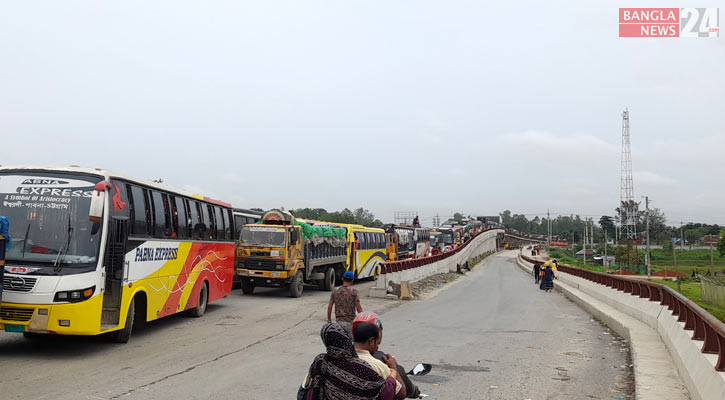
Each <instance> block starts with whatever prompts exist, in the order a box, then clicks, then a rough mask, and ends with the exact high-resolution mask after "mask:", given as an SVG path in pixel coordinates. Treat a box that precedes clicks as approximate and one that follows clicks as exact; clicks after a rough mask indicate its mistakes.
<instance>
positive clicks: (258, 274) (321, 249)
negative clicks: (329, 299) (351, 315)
mask: <svg viewBox="0 0 725 400" xmlns="http://www.w3.org/2000/svg"><path fill="white" fill-rule="evenodd" d="M349 247H350V246H348V232H347V231H346V230H345V229H340V228H335V227H328V226H314V225H310V224H307V223H304V222H301V221H297V220H296V219H295V218H294V216H292V214H290V213H288V212H283V211H277V210H272V211H268V212H267V213H265V214H264V216H263V217H262V220H261V221H260V222H259V223H257V224H247V225H244V226H243V227H242V230H241V236H240V239H239V243H238V247H237V266H236V272H237V275H239V277H240V279H241V286H242V292H244V294H252V293H253V292H254V288H255V287H257V286H263V287H280V286H286V287H289V290H290V296H292V297H300V296H301V295H302V291H303V290H304V285H305V283H316V284H317V285H318V286H319V288H320V290H328V291H329V290H332V289H333V288H334V287H335V281H336V280H337V279H339V278H340V277H341V276H342V274H343V273H344V272H345V270H346V266H347V262H348V259H349V258H348V248H349Z"/></svg>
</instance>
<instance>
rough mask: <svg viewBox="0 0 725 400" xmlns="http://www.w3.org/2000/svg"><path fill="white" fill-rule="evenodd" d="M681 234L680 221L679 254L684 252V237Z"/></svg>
mask: <svg viewBox="0 0 725 400" xmlns="http://www.w3.org/2000/svg"><path fill="white" fill-rule="evenodd" d="M682 232H683V231H682V221H680V252H683V251H685V235H684V234H683V233H682Z"/></svg>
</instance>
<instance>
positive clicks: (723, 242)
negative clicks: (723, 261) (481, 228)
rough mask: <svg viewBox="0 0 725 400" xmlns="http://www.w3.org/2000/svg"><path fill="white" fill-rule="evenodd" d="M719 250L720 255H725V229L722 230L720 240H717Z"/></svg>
mask: <svg viewBox="0 0 725 400" xmlns="http://www.w3.org/2000/svg"><path fill="white" fill-rule="evenodd" d="M717 251H719V252H720V256H725V229H722V230H720V240H718V242H717Z"/></svg>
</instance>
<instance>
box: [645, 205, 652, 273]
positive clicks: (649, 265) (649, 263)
mask: <svg viewBox="0 0 725 400" xmlns="http://www.w3.org/2000/svg"><path fill="white" fill-rule="evenodd" d="M644 206H645V218H646V219H647V277H648V278H651V277H652V263H651V262H650V260H649V257H650V252H649V197H648V196H644Z"/></svg>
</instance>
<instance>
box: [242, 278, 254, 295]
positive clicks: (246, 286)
mask: <svg viewBox="0 0 725 400" xmlns="http://www.w3.org/2000/svg"><path fill="white" fill-rule="evenodd" d="M241 286H242V293H244V294H252V293H254V283H252V281H250V280H249V279H247V278H242V282H241Z"/></svg>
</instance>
